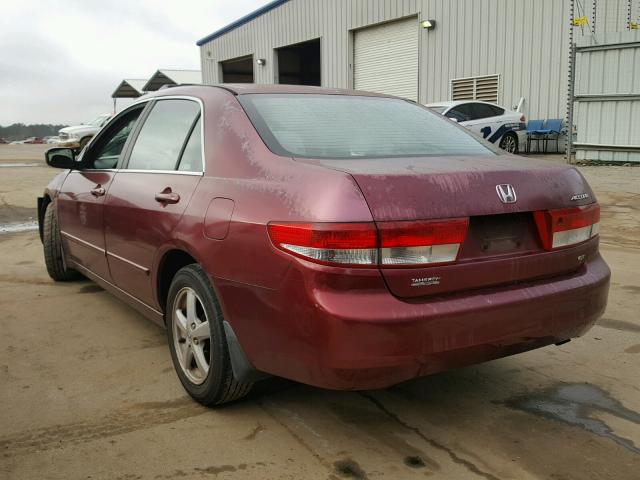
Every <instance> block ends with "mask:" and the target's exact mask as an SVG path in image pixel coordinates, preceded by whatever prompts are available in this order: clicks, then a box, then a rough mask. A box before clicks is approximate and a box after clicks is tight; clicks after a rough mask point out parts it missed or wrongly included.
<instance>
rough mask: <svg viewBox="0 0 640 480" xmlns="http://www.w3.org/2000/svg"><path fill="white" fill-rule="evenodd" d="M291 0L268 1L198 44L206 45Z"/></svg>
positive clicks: (197, 43) (202, 39)
mask: <svg viewBox="0 0 640 480" xmlns="http://www.w3.org/2000/svg"><path fill="white" fill-rule="evenodd" d="M288 1H289V0H274V1H272V2H269V3H267V4H266V5H265V6H263V7H260V8H259V9H257V10H256V11H254V12H251V13H250V14H248V15H245V16H244V17H242V18H240V19H238V20H236V21H235V22H233V23H230V24H229V25H227V26H226V27H223V28H221V29H220V30H216V31H215V32H213V33H212V34H210V35H207V36H206V37H204V38H201V39H200V40H198V41H197V42H196V45H198V46H199V47H201V46H202V45H204V44H205V43H208V42H210V41H211V40H215V39H216V38H218V37H221V36H222V35H224V34H225V33H228V32H230V31H231V30H235V29H236V28H238V27H240V26H242V25H244V24H245V23H249V22H250V21H251V20H254V19H256V18H258V17H260V16H262V15H264V14H265V13H267V12H270V11H271V10H273V9H274V8H278V7H279V6H280V5H282V4H284V3H287V2H288Z"/></svg>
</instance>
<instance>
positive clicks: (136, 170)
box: [117, 168, 204, 177]
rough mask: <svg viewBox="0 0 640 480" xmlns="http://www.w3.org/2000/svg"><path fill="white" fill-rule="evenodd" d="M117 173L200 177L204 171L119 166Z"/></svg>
mask: <svg viewBox="0 0 640 480" xmlns="http://www.w3.org/2000/svg"><path fill="white" fill-rule="evenodd" d="M117 172H118V173H127V172H128V173H168V174H170V175H195V176H197V177H201V176H203V175H204V172H181V171H179V170H142V169H134V168H132V169H128V168H121V169H119V170H118V171H117Z"/></svg>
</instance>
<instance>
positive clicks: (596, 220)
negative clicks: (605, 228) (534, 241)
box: [533, 203, 600, 250]
mask: <svg viewBox="0 0 640 480" xmlns="http://www.w3.org/2000/svg"><path fill="white" fill-rule="evenodd" d="M533 217H534V219H535V221H536V226H537V227H538V233H539V234H540V239H541V240H542V246H543V247H544V248H545V250H553V249H554V248H561V247H568V246H570V245H575V244H577V243H582V242H585V241H587V240H589V239H590V238H591V237H595V236H596V235H597V234H598V232H599V230H600V205H598V204H597V203H594V204H592V205H587V206H584V207H575V208H562V209H559V210H541V211H537V212H534V213H533Z"/></svg>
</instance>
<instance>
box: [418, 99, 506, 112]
mask: <svg viewBox="0 0 640 480" xmlns="http://www.w3.org/2000/svg"><path fill="white" fill-rule="evenodd" d="M463 103H484V104H485V105H493V106H495V107H500V108H502V109H503V110H508V108H505V107H503V106H501V105H498V104H497V103H491V102H484V101H482V100H451V101H448V102H433V103H427V104H426V106H427V107H447V108H449V107H455V106H457V105H462V104H463Z"/></svg>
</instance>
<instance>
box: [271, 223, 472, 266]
mask: <svg viewBox="0 0 640 480" xmlns="http://www.w3.org/2000/svg"><path fill="white" fill-rule="evenodd" d="M468 227H469V219H468V218H455V219H446V220H433V221H411V222H380V223H378V224H377V229H376V224H374V223H270V224H269V225H268V231H269V237H270V238H271V241H272V242H273V244H274V245H275V246H276V247H277V248H279V249H280V250H283V251H285V252H288V253H291V254H293V255H296V256H299V257H302V258H305V259H307V260H311V261H313V262H316V263H322V264H328V265H331V264H337V265H343V266H348V265H350V266H381V267H393V266H420V265H429V264H442V263H450V262H455V261H456V259H457V258H458V253H459V251H460V247H461V245H462V243H463V242H464V238H465V235H466V233H467V229H468Z"/></svg>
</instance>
